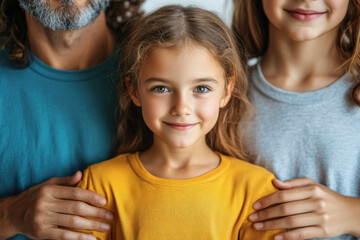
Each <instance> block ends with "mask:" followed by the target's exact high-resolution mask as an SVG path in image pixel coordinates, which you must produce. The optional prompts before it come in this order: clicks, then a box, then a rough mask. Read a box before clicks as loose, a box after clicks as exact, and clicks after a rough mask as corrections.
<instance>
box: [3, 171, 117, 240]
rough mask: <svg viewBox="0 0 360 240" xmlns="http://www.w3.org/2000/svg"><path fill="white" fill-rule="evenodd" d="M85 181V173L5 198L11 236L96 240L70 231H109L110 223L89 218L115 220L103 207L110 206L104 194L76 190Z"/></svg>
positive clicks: (53, 180)
mask: <svg viewBox="0 0 360 240" xmlns="http://www.w3.org/2000/svg"><path fill="white" fill-rule="evenodd" d="M81 178H82V174H81V172H77V173H76V174H75V175H73V176H70V177H63V178H52V179H49V180H48V181H46V182H44V183H42V184H39V185H36V186H33V187H31V188H29V189H28V190H26V191H24V192H22V193H21V194H19V195H17V196H14V197H10V198H7V199H2V201H1V204H0V208H2V207H3V206H7V210H6V211H8V214H6V215H7V219H5V220H4V221H5V222H4V223H5V224H4V225H3V226H8V230H7V231H8V232H10V231H12V233H11V235H14V234H18V233H21V234H24V235H26V236H27V237H29V238H36V239H96V238H95V237H93V236H91V235H88V234H85V233H79V232H75V231H72V230H70V228H74V229H87V230H95V231H106V230H108V229H109V224H107V223H104V222H101V221H97V220H92V219H88V218H95V219H99V220H100V219H101V220H112V218H113V215H112V213H111V212H109V211H108V210H106V209H103V208H101V206H104V205H105V204H106V200H105V199H104V198H103V197H102V196H101V195H99V194H97V193H94V192H91V191H89V190H84V189H82V188H78V187H75V186H76V184H77V183H78V182H79V181H80V180H81ZM4 201H8V203H7V204H5V203H4ZM3 210H4V209H0V211H1V212H2V211H3ZM1 221H3V219H1ZM0 229H1V227H0ZM0 235H1V234H0ZM2 237H5V238H7V237H10V236H0V238H2Z"/></svg>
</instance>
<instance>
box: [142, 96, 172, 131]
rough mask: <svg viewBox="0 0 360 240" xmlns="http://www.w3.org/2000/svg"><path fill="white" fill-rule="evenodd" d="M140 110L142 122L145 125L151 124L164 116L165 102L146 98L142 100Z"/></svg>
mask: <svg viewBox="0 0 360 240" xmlns="http://www.w3.org/2000/svg"><path fill="white" fill-rule="evenodd" d="M141 102H142V103H141V108H142V114H143V118H144V121H145V123H146V124H147V125H150V124H153V122H154V121H155V120H156V119H157V118H160V117H162V116H164V115H165V111H166V109H167V108H166V101H164V100H161V99H156V98H155V99H154V98H147V99H142V101H141Z"/></svg>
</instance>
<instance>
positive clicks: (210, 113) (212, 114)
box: [197, 100, 220, 128]
mask: <svg viewBox="0 0 360 240" xmlns="http://www.w3.org/2000/svg"><path fill="white" fill-rule="evenodd" d="M199 106H200V107H199V108H198V109H197V116H198V117H199V118H200V119H202V120H203V121H204V122H206V125H207V126H210V125H212V126H211V128H212V127H213V126H214V125H215V123H216V122H217V119H218V117H219V111H220V109H219V108H220V106H219V101H211V100H209V101H206V102H204V103H201V104H199ZM215 106H216V107H215Z"/></svg>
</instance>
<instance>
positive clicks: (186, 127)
mask: <svg viewBox="0 0 360 240" xmlns="http://www.w3.org/2000/svg"><path fill="white" fill-rule="evenodd" d="M164 123H165V125H167V126H169V127H171V128H173V129H176V130H190V129H192V128H193V127H195V126H196V125H197V123H168V122H164Z"/></svg>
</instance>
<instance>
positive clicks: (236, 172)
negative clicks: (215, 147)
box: [222, 155, 277, 199]
mask: <svg viewBox="0 0 360 240" xmlns="http://www.w3.org/2000/svg"><path fill="white" fill-rule="evenodd" d="M222 159H224V160H226V161H229V163H230V164H229V165H230V166H229V168H228V170H227V173H226V176H225V177H226V178H231V182H233V185H234V188H235V189H243V190H245V192H246V194H247V195H249V196H252V197H253V198H254V199H258V198H260V197H261V196H265V195H268V194H270V193H273V192H275V191H276V190H277V189H276V188H275V187H274V185H273V183H272V182H273V180H274V179H275V175H274V174H273V173H271V172H270V171H268V170H267V169H265V168H263V167H260V166H257V165H254V164H252V163H249V162H246V161H243V160H240V159H236V158H233V157H229V156H224V155H222Z"/></svg>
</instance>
